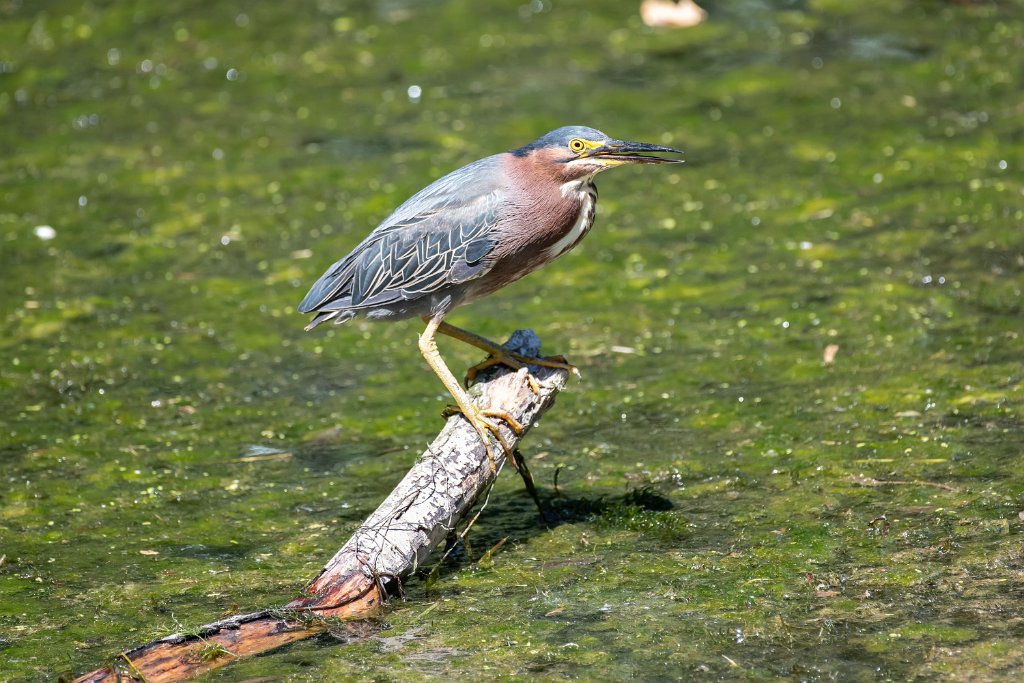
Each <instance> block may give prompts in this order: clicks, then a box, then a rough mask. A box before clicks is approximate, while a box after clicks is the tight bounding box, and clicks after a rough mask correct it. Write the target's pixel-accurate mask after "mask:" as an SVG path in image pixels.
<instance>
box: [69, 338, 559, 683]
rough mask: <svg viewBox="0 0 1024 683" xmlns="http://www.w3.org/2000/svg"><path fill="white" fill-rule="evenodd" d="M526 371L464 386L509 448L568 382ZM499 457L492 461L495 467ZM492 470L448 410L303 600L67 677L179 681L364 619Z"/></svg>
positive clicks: (520, 344) (518, 345)
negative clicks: (501, 416)
mask: <svg viewBox="0 0 1024 683" xmlns="http://www.w3.org/2000/svg"><path fill="white" fill-rule="evenodd" d="M505 346H506V347H507V348H509V349H511V350H514V351H517V352H518V353H522V354H523V355H528V356H536V355H538V354H539V353H540V340H539V339H538V338H537V336H536V335H535V334H534V333H533V332H532V331H529V330H527V331H524V330H518V331H517V332H515V333H514V334H513V335H512V337H511V339H509V341H508V342H507V343H506V344H505ZM530 370H531V372H532V374H533V376H534V377H535V378H536V379H537V380H538V382H539V383H540V390H539V391H538V392H537V393H534V392H533V390H532V388H531V387H530V384H529V382H527V376H526V370H525V369H523V370H519V371H518V372H515V371H512V370H509V369H508V368H505V367H503V366H497V367H495V368H492V369H489V370H488V371H487V372H485V373H482V374H481V376H480V377H479V378H478V381H477V384H475V385H474V386H473V388H472V389H471V390H470V395H471V396H472V397H473V400H474V401H475V402H476V403H477V405H479V406H481V407H483V408H490V409H492V410H502V411H505V412H507V413H509V414H510V415H512V417H514V418H515V419H516V420H517V421H518V422H519V423H520V424H521V425H523V428H524V432H523V434H520V435H517V434H515V433H513V432H512V430H511V429H509V428H508V426H507V425H504V424H503V423H502V431H503V434H504V437H505V439H506V442H507V443H508V444H509V446H510V447H512V448H515V447H516V444H517V443H518V442H519V440H520V439H521V438H522V437H523V435H525V433H526V432H527V431H529V429H530V427H532V426H533V424H534V423H535V422H536V420H537V418H539V417H540V415H541V414H542V413H544V411H546V410H547V409H548V408H549V407H551V405H552V404H553V403H554V400H555V395H556V394H557V393H558V392H559V391H560V390H561V389H562V388H563V387H564V386H565V383H566V380H567V379H568V373H567V372H566V371H564V370H556V369H552V368H547V367H531V368H530ZM499 451H500V449H499ZM504 457H505V456H504V454H500V455H499V456H498V457H497V458H496V459H495V463H494V464H495V467H496V469H497V470H498V471H500V469H501V466H502V464H503V462H504ZM496 476H497V475H496V474H495V473H494V472H493V471H492V470H491V465H490V462H489V461H488V458H487V453H486V449H485V448H484V445H483V444H482V443H481V442H480V438H479V436H478V435H477V433H476V431H474V429H473V428H472V427H471V426H470V425H469V423H468V422H466V420H465V419H463V418H462V416H461V415H453V416H451V417H449V418H448V421H447V422H446V424H445V426H444V428H443V429H442V430H441V433H440V434H438V436H437V437H436V438H435V439H434V441H433V442H432V443H431V444H430V445H429V446H427V449H426V451H424V452H423V454H422V455H420V457H419V458H418V459H417V461H416V463H415V465H413V468H412V469H411V470H410V471H409V473H408V474H407V475H406V476H405V478H404V479H402V481H401V482H400V483H399V484H398V486H396V487H395V489H394V491H392V492H391V494H390V495H389V496H388V497H387V499H385V500H384V502H383V503H381V505H380V506H379V507H378V508H377V510H376V511H375V512H374V513H373V514H372V515H370V517H369V518H368V519H367V520H366V521H365V522H363V524H362V525H361V526H360V527H359V529H358V530H357V531H356V532H355V534H353V535H352V537H351V538H350V539H349V540H348V542H347V543H346V544H345V545H344V546H343V547H342V548H341V550H339V551H338V552H337V554H336V555H335V556H334V557H333V558H332V559H331V560H330V562H328V563H327V565H326V567H324V569H323V570H322V571H321V573H320V575H319V576H317V577H316V578H315V579H313V581H312V582H311V583H310V584H309V586H308V587H307V589H306V591H305V596H304V597H302V598H299V599H297V600H293V601H292V602H290V603H288V605H286V606H285V607H284V608H281V609H277V610H265V611H261V612H254V613H252V614H246V615H240V616H234V617H230V618H228V619H222V620H220V621H217V622H214V623H212V624H207V625H206V626H203V627H202V628H200V629H197V630H196V631H195V632H193V633H189V634H180V633H179V634H174V635H171V636H167V637H165V638H160V639H158V640H155V641H153V642H151V643H149V644H146V645H143V646H141V647H137V648H135V649H133V650H129V651H127V652H124V653H122V654H120V655H118V657H117V658H116V659H115V661H114V662H113V663H112V664H111V665H109V666H106V667H103V668H101V669H97V670H96V671H93V672H92V673H89V674H86V675H84V676H81V677H80V678H77V679H75V680H76V681H88V682H91V683H92V682H99V681H116V680H131V679H133V678H135V679H139V680H141V679H143V678H144V679H145V680H146V681H149V682H150V683H161V682H164V681H181V680H187V679H189V678H192V677H194V676H196V675H198V674H200V673H202V672H204V671H209V670H210V669H214V668H217V667H220V666H223V665H225V664H228V663H230V662H232V661H234V660H235V659H237V658H239V657H244V656H247V655H253V654H258V653H260V652H266V651H268V650H272V649H274V648H277V647H280V646H282V645H286V644H288V643H292V642H295V641H297V640H303V639H305V638H309V637H311V636H314V635H317V634H319V633H323V632H324V631H325V630H327V629H329V628H330V627H331V624H330V622H327V621H325V618H329V617H337V618H343V619H352V618H358V617H369V616H372V615H374V614H375V613H377V612H378V611H379V610H380V608H381V605H382V604H384V602H385V601H386V600H387V594H388V592H389V591H393V590H396V589H397V588H398V587H399V586H400V585H401V582H402V580H403V579H404V578H406V577H407V576H409V575H410V574H412V573H413V572H415V571H416V569H417V568H418V567H419V566H420V565H421V564H422V563H423V562H424V561H425V560H426V559H427V557H428V556H429V555H430V554H431V552H433V551H434V550H435V549H436V548H437V547H438V546H439V545H441V544H442V543H443V542H444V539H445V538H446V537H447V536H448V534H449V533H451V532H452V531H454V530H455V528H456V526H457V525H458V524H459V522H460V521H462V520H463V519H465V518H466V516H467V515H468V514H469V512H470V511H471V510H472V508H473V505H474V503H475V502H476V501H477V500H478V499H479V498H480V497H481V495H483V494H484V493H485V492H486V491H487V490H488V488H489V487H490V485H491V484H492V483H493V481H494V479H495V477H496Z"/></svg>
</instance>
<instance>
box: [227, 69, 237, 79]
mask: <svg viewBox="0 0 1024 683" xmlns="http://www.w3.org/2000/svg"><path fill="white" fill-rule="evenodd" d="M224 77H225V78H227V79H228V80H229V81H237V80H238V69H235V68H234V67H232V68H230V69H228V72H227V73H226V74H224Z"/></svg>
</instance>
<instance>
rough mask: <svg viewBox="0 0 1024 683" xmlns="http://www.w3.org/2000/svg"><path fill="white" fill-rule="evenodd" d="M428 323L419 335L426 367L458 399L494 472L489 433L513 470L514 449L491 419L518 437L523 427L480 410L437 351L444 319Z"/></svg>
mask: <svg viewBox="0 0 1024 683" xmlns="http://www.w3.org/2000/svg"><path fill="white" fill-rule="evenodd" d="M425 319H426V321H427V328H426V329H425V330H423V334H421V335H420V342H419V345H420V353H422V354H423V358H424V359H425V360H426V361H427V365H429V366H430V369H431V370H433V371H434V374H435V375H437V377H438V379H440V380H441V383H442V384H444V387H445V389H447V390H448V393H450V394H451V395H452V398H454V399H455V403H456V404H457V405H458V408H459V412H461V413H462V415H463V417H465V418H466V421H467V422H469V424H470V425H472V426H473V429H475V430H476V433H477V434H479V435H480V440H481V441H483V444H484V448H485V449H486V451H487V460H488V462H490V464H491V472H495V471H496V468H495V465H494V456H493V455H492V454H491V440H490V437H489V436H488V432H490V433H491V434H494V436H495V437H497V439H498V443H499V444H501V447H502V449H503V450H504V452H505V457H506V459H507V460H508V461H509V462H510V463H512V466H513V467H515V466H516V461H515V458H514V457H513V455H512V449H511V448H509V445H508V443H507V442H506V441H505V437H504V436H502V435H501V430H500V429H498V425H497V424H495V423H494V422H493V421H492V420H490V419H488V418H492V417H493V418H497V419H499V420H504V421H505V422H506V423H508V425H509V427H511V428H512V431H514V432H515V433H517V434H519V433H520V432H522V431H523V426H522V425H521V424H519V423H518V422H517V421H516V420H515V418H513V417H512V416H511V415H509V414H508V413H506V412H504V411H500V410H485V409H481V408H479V407H478V406H477V405H476V404H475V403H473V400H472V399H471V398H470V397H469V395H468V394H467V393H466V391H465V390H464V389H463V388H462V387H461V386H459V381H458V380H457V379H455V375H453V374H452V371H451V370H449V369H448V366H447V365H445V362H444V359H443V358H441V354H440V353H439V352H438V350H437V342H436V341H435V340H434V334H435V333H436V332H437V331H438V329H439V327H440V326H441V325H444V322H443V319H444V316H443V315H435V316H434V317H432V318H425Z"/></svg>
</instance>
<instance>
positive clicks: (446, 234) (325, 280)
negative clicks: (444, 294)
mask: <svg viewBox="0 0 1024 683" xmlns="http://www.w3.org/2000/svg"><path fill="white" fill-rule="evenodd" d="M488 161H490V160H489V159H484V160H481V161H480V162H476V163H474V164H470V165H469V166H466V167H463V168H462V169H460V170H459V171H456V172H455V173H453V174H449V175H448V176H445V177H444V178H441V179H440V180H438V181H437V182H435V183H434V184H433V185H430V186H428V187H427V188H425V189H424V190H421V191H420V192H419V193H417V194H416V195H414V196H413V197H412V198H410V199H409V200H408V201H407V202H405V204H403V205H402V206H400V207H399V208H398V209H397V210H396V211H395V212H394V213H393V214H391V216H389V217H388V218H387V219H386V220H385V221H384V222H383V223H381V224H380V225H379V226H378V227H377V228H376V229H375V230H374V231H373V232H372V233H371V234H370V235H369V236H368V237H367V238H366V239H365V240H363V242H362V243H361V244H360V245H359V246H357V247H356V248H355V249H354V250H353V251H352V253H350V254H349V255H348V256H346V257H345V258H343V259H341V260H340V261H338V262H336V263H335V264H334V265H332V266H331V267H330V268H328V269H327V272H325V273H324V274H323V275H322V276H321V277H320V279H319V280H317V282H316V284H314V285H313V287H312V288H311V289H310V290H309V293H308V294H306V297H305V299H303V300H302V303H301V304H300V305H299V311H300V312H302V313H309V312H312V311H316V310H330V311H345V310H353V309H362V308H370V307H373V306H379V305H384V304H387V303H394V302H396V301H408V300H411V299H416V298H419V297H421V296H424V295H426V294H430V293H432V292H435V291H437V290H439V289H440V288H442V287H443V286H445V285H448V284H458V283H461V282H466V281H468V280H472V279H474V278H477V277H480V276H481V275H483V274H484V273H486V272H487V270H488V269H489V267H490V266H489V264H488V263H487V261H486V259H485V257H486V256H487V254H488V253H490V251H491V250H492V249H493V248H494V239H495V237H494V228H495V224H496V223H497V218H498V208H499V206H500V204H501V201H502V198H503V193H502V191H501V190H495V189H493V188H494V186H493V185H491V184H488V183H486V182H482V181H483V180H486V179H487V175H488V174H489V172H491V171H492V170H493V169H492V168H491V167H489V166H488V165H486V164H484V163H483V162H488ZM475 181H480V182H475ZM477 187H487V188H488V189H489V190H490V191H488V192H475V193H474V192H472V191H470V192H469V193H467V192H466V190H467V189H469V190H472V189H474V188H477Z"/></svg>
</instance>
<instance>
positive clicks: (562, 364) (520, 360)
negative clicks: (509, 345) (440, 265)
mask: <svg viewBox="0 0 1024 683" xmlns="http://www.w3.org/2000/svg"><path fill="white" fill-rule="evenodd" d="M437 331H438V332H440V333H441V334H444V335H447V336H449V337H451V338H452V339H458V340H459V341H461V342H465V343H466V344H469V345H470V346H475V347H476V348H478V349H482V350H484V351H486V352H487V353H489V354H490V357H489V358H487V359H486V360H484V361H483V362H482V363H478V364H476V365H474V366H473V367H471V368H470V369H469V370H468V371H467V372H466V385H467V386H468V385H469V384H471V383H472V382H473V380H474V379H475V378H476V376H477V375H478V374H480V372H482V371H483V370H486V369H487V368H489V367H491V366H492V365H498V364H501V365H507V366H508V367H510V368H512V369H513V370H518V369H519V368H522V367H526V366H527V365H541V366H544V367H548V368H558V369H560V370H568V371H569V372H571V373H572V374H574V375H576V376H577V377H579V375H580V371H579V368H577V367H576V366H575V365H572V364H570V363H569V361H567V360H566V359H565V358H564V357H562V356H552V357H550V358H542V357H533V356H524V355H522V354H519V353H513V352H511V351H509V350H508V349H506V348H504V347H503V346H502V345H501V344H498V343H495V342H493V341H491V340H490V339H487V338H486V337H481V336H480V335H478V334H473V333H472V332H470V331H469V330H464V329H462V328H461V327H455V325H449V324H448V323H446V322H441V323H440V324H439V325H438V326H437ZM529 377H530V386H531V387H532V388H533V391H534V393H537V390H538V387H537V380H536V379H534V377H533V375H530V376H529Z"/></svg>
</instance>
